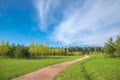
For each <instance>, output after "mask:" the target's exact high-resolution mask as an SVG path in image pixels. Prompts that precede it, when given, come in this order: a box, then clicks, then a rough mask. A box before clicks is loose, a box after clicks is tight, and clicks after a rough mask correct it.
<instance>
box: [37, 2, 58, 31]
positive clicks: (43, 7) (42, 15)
mask: <svg viewBox="0 0 120 80" xmlns="http://www.w3.org/2000/svg"><path fill="white" fill-rule="evenodd" d="M59 4H60V2H59V0H36V1H35V6H36V8H37V11H38V18H39V27H40V30H42V31H44V30H46V29H47V27H48V25H47V19H48V18H50V17H51V16H52V14H51V12H52V11H54V9H56V8H57V6H59Z"/></svg>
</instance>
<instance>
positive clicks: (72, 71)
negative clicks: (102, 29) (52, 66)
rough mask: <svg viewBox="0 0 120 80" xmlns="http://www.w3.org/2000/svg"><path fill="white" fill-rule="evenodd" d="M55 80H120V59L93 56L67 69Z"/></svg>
mask: <svg viewBox="0 0 120 80" xmlns="http://www.w3.org/2000/svg"><path fill="white" fill-rule="evenodd" d="M54 80H120V58H106V57H104V55H101V54H98V55H92V56H91V58H89V59H86V60H84V61H82V62H77V63H75V64H72V65H71V66H69V67H67V68H65V69H64V70H63V71H62V72H60V73H59V74H58V75H57V76H56V77H55V78H54Z"/></svg>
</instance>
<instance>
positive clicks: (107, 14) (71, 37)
mask: <svg viewBox="0 0 120 80" xmlns="http://www.w3.org/2000/svg"><path fill="white" fill-rule="evenodd" d="M79 2H80V0H78V1H77V2H75V3H73V4H72V5H70V6H68V7H67V8H66V9H65V11H64V12H63V13H64V16H63V20H62V21H61V22H60V24H59V25H58V26H56V28H55V30H54V32H53V34H52V40H54V41H56V42H61V43H64V44H88V45H103V44H104V42H105V41H106V40H107V39H108V38H109V37H114V38H115V37H116V36H117V35H118V34H120V5H119V4H120V0H109V1H107V0H86V1H85V2H84V4H83V5H82V6H80V5H79V4H76V3H79Z"/></svg>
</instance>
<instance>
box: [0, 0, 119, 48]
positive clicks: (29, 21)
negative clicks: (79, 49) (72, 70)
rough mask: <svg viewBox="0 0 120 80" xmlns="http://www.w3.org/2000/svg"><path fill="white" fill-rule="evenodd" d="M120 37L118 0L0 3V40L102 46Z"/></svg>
mask: <svg viewBox="0 0 120 80" xmlns="http://www.w3.org/2000/svg"><path fill="white" fill-rule="evenodd" d="M117 35H120V0H0V39H2V40H6V41H7V40H8V41H10V42H11V43H19V44H25V45H29V42H30V40H34V41H35V42H41V43H46V42H47V43H49V44H50V45H51V46H103V45H104V43H105V42H106V41H107V40H108V39H109V37H113V38H114V39H115V38H116V36H117Z"/></svg>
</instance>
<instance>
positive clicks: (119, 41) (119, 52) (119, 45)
mask: <svg viewBox="0 0 120 80" xmlns="http://www.w3.org/2000/svg"><path fill="white" fill-rule="evenodd" d="M115 49H116V56H118V57H120V36H118V37H117V40H116V42H115Z"/></svg>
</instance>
